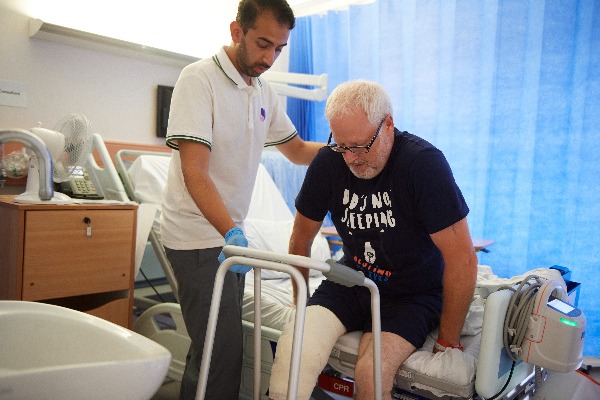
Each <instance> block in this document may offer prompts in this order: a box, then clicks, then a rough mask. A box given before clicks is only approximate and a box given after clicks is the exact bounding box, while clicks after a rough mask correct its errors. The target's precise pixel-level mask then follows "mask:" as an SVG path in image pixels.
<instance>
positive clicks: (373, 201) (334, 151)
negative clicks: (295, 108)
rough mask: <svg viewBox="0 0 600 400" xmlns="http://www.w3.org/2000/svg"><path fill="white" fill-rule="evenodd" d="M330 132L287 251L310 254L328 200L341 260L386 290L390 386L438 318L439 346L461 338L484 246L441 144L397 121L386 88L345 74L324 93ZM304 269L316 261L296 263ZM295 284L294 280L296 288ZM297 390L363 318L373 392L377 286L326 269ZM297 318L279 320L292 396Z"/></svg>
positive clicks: (282, 376) (366, 388) (310, 317)
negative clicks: (339, 279) (476, 244)
mask: <svg viewBox="0 0 600 400" xmlns="http://www.w3.org/2000/svg"><path fill="white" fill-rule="evenodd" d="M325 115H326V117H327V119H328V120H329V124H330V127H331V134H330V137H329V142H328V145H327V147H324V148H322V149H321V150H320V151H319V153H318V154H317V156H316V157H315V159H314V160H313V162H312V163H311V165H310V167H309V169H308V172H307V174H306V178H305V180H304V183H303V185H302V189H301V190H300V193H299V194H298V197H297V199H296V208H297V214H296V219H295V221H294V229H293V233H292V237H291V239H290V246H289V249H290V253H291V254H299V255H303V256H310V247H311V243H312V241H313V238H314V237H315V235H316V234H317V233H318V232H319V229H320V228H321V224H322V222H323V219H324V217H325V215H326V214H327V212H331V218H332V220H333V222H334V224H335V226H336V228H337V230H338V233H339V235H340V237H341V238H342V240H343V243H344V246H343V253H344V256H343V258H342V261H341V262H342V263H344V264H345V265H347V266H349V267H351V268H353V269H356V270H358V271H362V272H363V273H364V275H365V276H366V277H368V278H370V279H372V280H373V281H374V282H375V283H376V284H377V286H378V287H379V291H380V294H381V327H382V338H381V346H382V362H383V366H382V370H383V374H382V376H383V391H384V393H383V398H384V399H391V391H392V388H393V381H394V375H395V373H396V371H397V369H398V368H399V366H400V365H401V364H402V363H403V362H404V361H405V360H406V358H407V357H408V356H409V355H410V354H411V353H412V352H414V351H415V350H416V349H418V348H420V347H421V346H422V345H423V343H424V341H425V338H426V336H427V335H428V333H429V332H430V331H432V330H433V329H434V328H435V327H437V326H438V325H439V336H438V338H437V342H436V346H435V348H434V352H437V351H443V350H445V349H447V348H461V344H460V331H461V328H462V325H463V323H464V320H465V317H466V314H467V311H468V308H469V304H470V302H471V299H472V297H473V292H474V288H475V280H476V276H477V257H476V255H475V251H474V249H473V244H472V242H471V237H470V234H469V228H468V225H467V214H468V212H469V208H468V207H467V204H466V203H465V200H464V198H463V196H462V193H461V191H460V189H459V188H458V186H457V185H456V182H455V181H454V177H453V175H452V171H451V169H450V167H449V165H448V163H447V161H446V159H445V157H444V155H443V154H442V152H441V151H440V150H438V149H437V148H435V147H434V146H433V145H431V144H430V143H428V142H426V141H425V140H423V139H421V138H419V137H417V136H415V135H412V134H410V133H408V132H400V131H399V130H398V129H396V128H395V127H394V120H393V117H392V105H391V102H390V99H389V97H388V95H387V94H386V92H385V91H384V89H383V88H382V87H381V86H380V85H378V84H376V83H374V82H368V81H350V82H346V83H343V84H341V85H340V86H338V87H337V88H336V89H335V90H334V91H333V93H332V94H331V96H330V97H329V99H328V101H327V105H326V108H325ZM300 270H301V272H302V273H303V274H304V276H305V278H306V279H308V271H307V270H306V269H300ZM295 289H296V288H294V291H295ZM305 321H306V322H305V329H304V342H303V346H302V363H301V371H300V379H299V382H300V384H299V388H298V399H308V398H309V397H310V394H311V392H312V390H313V388H314V385H315V382H316V379H317V377H318V375H319V373H320V372H321V370H322V369H323V368H324V366H325V365H326V363H327V360H328V357H329V354H330V352H331V349H332V348H333V346H334V345H335V342H336V341H337V339H338V338H339V337H340V336H341V335H343V334H344V333H346V332H351V331H356V330H362V331H363V332H364V335H363V336H362V339H361V341H360V345H359V350H358V361H357V363H356V367H355V382H356V387H357V398H358V399H373V398H374V397H375V395H374V393H373V391H374V385H373V365H372V359H373V351H372V340H373V335H372V327H371V313H370V294H369V291H368V289H367V288H365V287H352V288H348V287H345V286H342V285H339V284H336V283H333V282H331V281H324V282H323V283H322V284H321V285H320V286H319V288H318V289H317V290H316V291H315V293H314V294H313V296H312V297H311V298H310V299H309V301H308V307H307V310H306V320H305ZM292 336H293V322H292V323H291V324H289V325H288V326H287V327H286V328H285V329H284V331H283V334H282V336H281V338H280V340H279V344H278V347H277V354H276V358H275V362H274V364H273V369H272V375H271V382H270V391H269V393H270V397H271V398H272V399H274V400H280V399H285V398H286V393H287V384H288V374H289V368H290V366H289V365H290V355H291V342H292Z"/></svg>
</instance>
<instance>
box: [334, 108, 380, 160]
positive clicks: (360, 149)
mask: <svg viewBox="0 0 600 400" xmlns="http://www.w3.org/2000/svg"><path fill="white" fill-rule="evenodd" d="M386 118H387V116H386V117H384V118H383V119H382V120H381V122H380V123H379V126H378V127H377V131H376V132H375V135H374V136H373V138H372V139H371V141H370V142H369V143H368V144H367V145H366V146H339V145H337V144H335V143H331V138H332V137H333V132H330V133H329V139H328V140H327V147H329V148H330V149H331V150H333V151H335V152H336V153H345V152H346V151H349V152H350V153H352V154H366V153H368V152H369V150H371V146H373V143H374V142H375V139H377V136H379V131H381V127H382V126H383V121H385V119H386Z"/></svg>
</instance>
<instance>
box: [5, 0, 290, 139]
mask: <svg viewBox="0 0 600 400" xmlns="http://www.w3.org/2000/svg"><path fill="white" fill-rule="evenodd" d="M27 3H28V2H27V1H23V0H0V81H7V82H12V83H19V84H22V85H24V86H25V88H26V92H27V96H28V102H27V107H26V108H20V107H9V106H2V105H0V129H9V128H20V129H29V128H31V127H33V126H36V125H37V123H38V122H42V123H43V125H44V126H45V127H48V128H52V127H53V126H54V125H55V124H56V123H57V122H58V121H59V120H60V118H61V117H63V116H64V115H66V114H69V113H81V114H83V115H85V116H86V117H87V118H88V119H89V120H90V122H91V124H92V127H93V129H94V132H96V133H99V134H100V135H102V137H103V138H104V139H105V140H116V141H131V142H137V143H148V144H161V143H164V139H161V138H157V137H156V88H157V85H169V86H173V85H174V84H175V82H176V81H177V78H178V76H179V73H180V72H181V67H180V66H171V65H166V64H164V63H159V62H150V61H146V60H143V59H139V58H134V57H127V56H120V55H115V54H110V53H106V52H102V51H94V50H90V49H84V48H80V47H74V46H70V45H66V44H58V43H54V42H50V41H46V40H42V39H35V38H33V39H32V38H29V36H28V24H29V19H30V16H29V15H26V14H27V11H26V7H25V6H24V4H27ZM219 5H220V3H219ZM227 6H229V5H228V4H227ZM149 7H150V6H149ZM210 7H211V9H214V8H215V7H217V4H211V5H210ZM213 11H214V10H211V13H212V12H213ZM233 18H235V15H231V19H233ZM144 23H146V22H145V21H139V24H140V29H141V28H142V25H143V24H144ZM146 25H147V23H146ZM164 29H165V31H168V28H164ZM229 39H230V38H226V39H225V40H221V39H217V40H218V42H217V44H215V45H214V50H215V52H216V51H217V50H218V47H219V46H220V45H223V44H228V41H229ZM198 40H202V39H201V38H199V39H198ZM212 40H213V41H214V40H215V38H212ZM286 57H287V53H285V54H283V55H282V56H281V57H280V60H278V62H277V63H276V64H275V66H274V67H273V69H274V70H286V69H287V62H286Z"/></svg>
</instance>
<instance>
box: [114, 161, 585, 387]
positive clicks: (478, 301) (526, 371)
mask: <svg viewBox="0 0 600 400" xmlns="http://www.w3.org/2000/svg"><path fill="white" fill-rule="evenodd" d="M264 160H267V161H264ZM274 160H275V161H274ZM263 161H264V162H263V164H269V163H270V164H276V165H278V168H279V169H284V170H285V169H287V168H293V167H290V166H287V167H282V165H281V164H279V163H285V162H287V161H285V160H284V158H283V156H282V155H280V154H278V153H276V152H268V153H266V155H265V156H264V157H263ZM168 162H169V154H168V153H167V154H165V153H160V154H156V153H153V152H139V151H127V150H122V151H120V152H119V153H117V156H116V157H115V164H116V167H117V171H118V173H119V175H120V176H121V179H122V181H123V182H124V187H125V191H126V192H127V194H128V196H129V198H131V199H132V200H135V201H138V202H140V203H141V204H150V205H158V204H159V203H160V194H161V192H162V188H163V187H164V183H165V180H166V169H167V167H168ZM263 164H261V166H260V168H259V173H258V175H257V181H256V185H255V190H254V192H253V195H252V201H251V207H250V212H249V215H248V219H247V220H246V223H245V232H246V234H247V237H248V240H249V242H250V246H251V247H255V248H259V249H265V250H270V251H275V252H279V253H287V244H288V243H287V241H288V238H289V234H290V233H291V228H292V225H293V215H292V213H291V211H290V209H289V206H288V204H287V203H286V202H285V200H284V199H283V197H282V196H281V194H280V191H279V190H278V188H277V185H275V183H274V182H273V179H272V178H271V175H270V174H269V173H268V172H267V171H266V168H265V167H264V165H263ZM290 164H291V163H290ZM290 173H291V172H290ZM302 173H303V170H300V174H302ZM156 229H158V226H157V225H156V224H155V226H154V227H153V233H152V234H151V235H150V241H151V242H152V243H153V246H152V247H153V248H154V249H155V251H157V252H158V253H159V254H160V253H162V252H163V250H162V246H161V245H160V237H159V235H158V233H157V231H156ZM313 257H315V258H317V259H320V260H325V259H327V258H330V257H331V252H330V248H329V246H328V244H327V240H326V239H325V237H323V236H321V235H319V237H318V238H317V240H315V247H313ZM158 258H159V259H161V260H162V261H161V264H162V266H163V268H164V269H165V275H166V276H167V277H168V276H169V275H170V274H171V272H170V267H169V266H168V261H167V260H166V257H164V255H163V254H160V255H159V257H158ZM531 273H534V274H538V275H541V276H549V277H552V278H553V279H562V278H561V272H560V271H559V270H553V269H547V268H542V269H538V270H533V271H529V272H528V273H527V274H524V275H523V276H516V277H512V278H510V279H502V278H499V277H497V276H495V275H494V274H493V271H492V270H491V268H490V267H488V266H483V265H480V266H479V268H478V281H477V290H476V294H475V296H474V298H473V302H472V304H471V307H470V310H469V313H468V316H467V319H466V322H465V326H464V328H463V332H462V338H461V342H462V344H463V346H464V347H465V351H464V352H459V351H454V350H452V351H450V352H447V353H448V354H446V355H445V356H444V357H442V356H439V355H433V354H432V352H431V349H432V347H433V343H434V340H435V338H436V332H432V334H431V335H430V336H429V337H428V339H427V341H426V343H425V345H424V346H423V348H422V349H419V350H418V351H417V352H415V353H414V354H413V355H411V357H409V359H408V360H407V361H406V362H405V363H404V364H403V365H402V366H401V368H400V369H399V370H398V373H397V375H396V381H395V390H396V395H395V396H396V398H399V399H423V398H425V399H429V398H431V399H439V398H441V399H458V398H467V399H470V398H472V399H475V398H481V397H477V396H485V397H486V398H487V397H490V396H493V395H494V394H495V393H498V392H500V391H502V390H501V389H502V386H503V385H504V382H506V380H507V377H508V375H509V374H511V376H512V377H511V384H510V385H509V386H508V387H507V388H506V389H504V390H503V392H504V393H505V394H506V395H505V396H504V397H499V398H505V399H512V398H518V396H521V395H523V393H526V392H527V391H528V390H531V387H532V382H533V380H534V368H533V366H532V365H530V364H527V363H523V362H522V363H519V364H517V365H516V367H515V369H514V371H512V373H511V372H510V362H507V360H506V359H505V358H506V356H505V355H503V350H502V345H501V343H498V332H499V331H501V329H502V326H501V325H499V322H500V323H501V322H502V321H503V317H502V316H503V315H504V313H505V311H506V301H505V299H498V298H496V295H492V296H490V294H493V293H495V292H496V290H497V289H499V288H500V287H501V286H503V285H510V284H513V283H515V282H518V281H519V280H520V279H523V277H524V276H526V275H528V274H531ZM261 278H262V279H261V376H262V377H261V389H260V393H262V394H263V395H264V394H266V393H267V389H268V382H269V376H270V370H271V366H272V362H273V359H274V349H275V346H276V343H277V340H278V338H279V335H280V334H281V331H282V329H283V327H284V326H285V325H286V324H287V323H288V322H289V321H292V320H293V319H294V311H293V309H292V308H291V302H292V298H291V292H292V291H291V282H290V279H289V277H288V276H287V275H286V274H285V273H281V272H277V271H264V270H263V271H261ZM323 279H324V277H323V276H322V275H321V274H319V273H311V277H310V290H311V291H313V290H314V289H315V288H316V287H317V286H318V285H319V283H320V282H321V281H322V280H323ZM169 282H170V283H171V282H173V283H172V284H171V286H172V287H173V288H176V282H175V280H174V278H172V277H171V278H170V279H169ZM253 289H254V279H253V275H252V272H250V273H248V275H247V278H246V289H245V293H244V303H243V309H242V319H243V321H242V324H243V328H244V336H243V340H244V356H243V376H242V387H241V392H240V398H252V393H253V378H254V343H255V340H254V324H253V322H254V290H253ZM175 291H176V289H175ZM573 300H574V299H573ZM484 306H485V307H484ZM484 310H485V313H484ZM484 314H485V315H484ZM165 315H168V316H169V317H170V318H172V319H173V320H174V324H175V327H174V328H173V327H168V328H167V329H165V328H164V327H163V326H161V323H160V318H162V317H164V316H165ZM484 320H485V321H487V322H484ZM134 330H136V331H137V332H138V333H142V334H144V335H145V336H147V337H150V338H152V339H154V340H156V341H157V342H159V343H160V344H162V345H163V346H165V347H167V348H169V349H170V350H171V351H172V353H173V362H172V365H171V369H170V371H169V376H170V377H171V378H174V379H180V377H181V374H182V372H183V367H184V365H185V356H186V354H187V348H188V346H189V337H187V333H186V331H185V326H184V325H183V319H182V318H181V310H180V308H179V305H178V304H176V303H166V304H159V305H157V306H154V307H151V308H150V309H148V310H147V311H145V312H144V313H143V314H142V315H141V316H140V318H138V320H137V321H136V324H135V325H134ZM486 332H487V333H486ZM482 337H483V338H484V340H483V341H482ZM359 340H360V332H351V333H348V334H346V335H343V336H342V337H341V338H340V339H339V340H338V342H337V344H336V346H335V347H334V349H333V351H332V354H331V357H330V360H329V366H328V368H327V369H326V370H325V371H324V373H323V374H322V375H321V377H320V379H319V386H320V387H321V388H320V389H319V388H317V389H316V390H315V393H314V396H315V398H317V399H319V398H329V397H330V396H333V397H335V396H337V397H338V398H344V397H341V396H343V395H348V394H350V396H351V393H352V392H353V383H352V376H353V367H354V363H355V361H356V356H357V349H358V341H359ZM450 353H452V354H450ZM482 360H483V361H482ZM485 363H487V364H488V365H487V367H486V365H485ZM486 368H487V369H486ZM476 372H477V373H476ZM336 388H337V389H338V390H337V391H336V390H335V389H336ZM507 393H508V394H507ZM411 396H412V397H411ZM419 396H420V397H419ZM263 398H266V397H263Z"/></svg>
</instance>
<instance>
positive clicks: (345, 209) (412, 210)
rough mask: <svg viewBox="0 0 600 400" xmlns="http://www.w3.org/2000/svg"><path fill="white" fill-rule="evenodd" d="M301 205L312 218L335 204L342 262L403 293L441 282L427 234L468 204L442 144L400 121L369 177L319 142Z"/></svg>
mask: <svg viewBox="0 0 600 400" xmlns="http://www.w3.org/2000/svg"><path fill="white" fill-rule="evenodd" d="M296 209H297V210H298V211H299V212H300V213H301V214H302V215H304V216H305V217H307V218H310V219H312V220H314V221H322V220H323V218H324V217H325V215H326V214H327V212H328V211H330V212H331V219H332V220H333V222H334V225H335V227H336V228H337V231H338V233H339V235H340V237H341V239H342V241H343V243H344V247H343V250H344V259H345V264H346V265H348V266H349V267H352V268H355V269H357V270H359V271H362V272H363V273H364V274H365V276H367V277H368V278H370V279H372V280H373V281H375V283H377V285H378V287H379V290H380V292H381V293H382V294H385V293H387V294H400V295H406V294H413V293H423V292H430V291H440V290H441V287H442V273H443V259H442V255H441V253H440V251H439V250H438V248H437V247H436V246H435V244H434V243H433V241H432V240H431V238H430V236H429V235H430V234H432V233H435V232H438V231H441V230H442V229H444V228H447V227H449V226H451V225H452V224H454V223H456V222H458V221H460V220H461V219H463V218H464V217H466V215H467V214H468V212H469V208H468V207H467V204H466V202H465V200H464V198H463V195H462V193H461V191H460V189H459V188H458V186H457V185H456V182H455V181H454V176H453V175H452V171H451V169H450V166H449V165H448V162H447V161H446V158H445V157H444V155H443V154H442V152H441V151H440V150H438V149H437V148H435V147H434V146H433V145H431V144H430V143H428V142H427V141H425V140H423V139H421V138H419V137H417V136H415V135H412V134H410V133H408V132H400V131H398V130H397V129H395V130H394V145H393V148H392V151H391V154H390V158H389V160H388V162H387V164H386V166H385V167H384V169H383V170H382V171H381V173H380V174H379V175H377V176H376V177H374V178H372V179H360V178H357V177H355V176H354V175H353V174H352V172H351V171H350V169H349V168H348V167H347V166H346V164H345V162H344V159H343V156H342V154H340V153H336V152H333V151H331V150H330V149H329V148H327V147H325V148H323V149H321V150H320V151H319V153H318V154H317V156H316V157H315V159H314V160H313V162H312V163H311V165H310V167H309V168H308V171H307V173H306V178H305V180H304V183H303V185H302V188H301V190H300V193H299V194H298V197H297V198H296Z"/></svg>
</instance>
